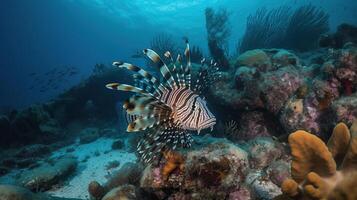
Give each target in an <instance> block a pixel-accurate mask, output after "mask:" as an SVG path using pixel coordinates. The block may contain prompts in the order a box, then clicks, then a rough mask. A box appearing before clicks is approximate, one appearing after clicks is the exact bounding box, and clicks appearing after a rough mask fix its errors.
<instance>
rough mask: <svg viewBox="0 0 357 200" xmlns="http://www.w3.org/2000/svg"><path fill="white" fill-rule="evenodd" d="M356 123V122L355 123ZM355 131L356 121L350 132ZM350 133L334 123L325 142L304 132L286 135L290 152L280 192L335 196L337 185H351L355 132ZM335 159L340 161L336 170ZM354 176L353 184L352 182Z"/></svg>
mask: <svg viewBox="0 0 357 200" xmlns="http://www.w3.org/2000/svg"><path fill="white" fill-rule="evenodd" d="M356 123H357V122H356ZM356 130H357V124H356V125H354V126H352V127H351V131H356ZM355 133H356V132H354V133H353V134H352V137H351V134H350V131H349V130H348V127H347V126H346V125H345V124H343V123H340V124H338V125H337V126H336V127H335V129H334V131H333V133H332V136H331V138H330V140H329V141H328V143H327V146H326V145H325V144H324V143H323V141H322V140H321V139H319V138H318V137H316V136H315V135H312V134H310V133H308V132H305V131H301V130H300V131H296V132H295V133H292V134H291V135H290V136H289V145H290V148H291V154H292V157H293V158H292V164H291V176H292V179H287V180H285V181H284V183H283V184H282V191H283V193H284V194H285V195H287V196H289V197H296V198H309V199H326V198H327V197H329V195H330V194H331V195H338V191H336V190H341V189H340V187H336V185H340V184H342V183H343V184H345V185H353V184H351V180H346V179H348V178H349V176H350V174H351V173H356V169H357V134H355ZM335 160H340V161H342V160H343V162H342V164H341V167H340V168H341V169H340V170H339V171H338V170H337V167H336V162H335ZM356 181H357V180H356V179H354V184H356ZM331 195H330V196H331Z"/></svg>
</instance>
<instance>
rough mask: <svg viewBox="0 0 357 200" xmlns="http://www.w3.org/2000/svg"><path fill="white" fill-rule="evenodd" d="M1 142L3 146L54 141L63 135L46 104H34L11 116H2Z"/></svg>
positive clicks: (0, 127) (0, 120)
mask: <svg viewBox="0 0 357 200" xmlns="http://www.w3.org/2000/svg"><path fill="white" fill-rule="evenodd" d="M0 132H1V133H2V134H1V136H0V139H1V140H0V144H1V145H2V146H3V147H8V146H10V145H13V146H16V145H23V144H31V143H52V142H54V141H55V139H56V138H58V137H59V136H61V135H63V134H64V132H63V131H62V129H61V128H60V126H59V124H58V123H57V121H56V120H55V119H53V118H52V116H51V114H50V113H49V112H48V110H47V107H46V106H44V105H33V106H31V107H29V108H27V109H25V110H22V111H20V112H17V113H13V114H12V116H11V117H8V116H1V117H0Z"/></svg>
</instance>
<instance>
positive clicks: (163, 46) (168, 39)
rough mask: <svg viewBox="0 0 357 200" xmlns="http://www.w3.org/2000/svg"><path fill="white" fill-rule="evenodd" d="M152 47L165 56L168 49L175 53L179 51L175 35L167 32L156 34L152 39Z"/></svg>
mask: <svg viewBox="0 0 357 200" xmlns="http://www.w3.org/2000/svg"><path fill="white" fill-rule="evenodd" d="M150 49H155V51H156V53H157V54H159V55H160V56H163V55H164V54H165V52H166V51H170V52H171V53H172V54H173V55H176V54H177V53H178V51H179V48H178V46H177V44H176V42H175V40H174V38H173V36H172V35H170V34H167V33H159V34H157V35H155V36H154V37H153V38H152V39H151V41H150ZM163 59H166V58H165V57H164V58H163Z"/></svg>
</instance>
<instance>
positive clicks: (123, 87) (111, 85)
mask: <svg viewBox="0 0 357 200" xmlns="http://www.w3.org/2000/svg"><path fill="white" fill-rule="evenodd" d="M105 87H106V88H108V89H111V90H121V91H127V92H134V93H138V94H141V95H145V96H153V94H151V93H147V92H146V91H145V90H143V89H141V88H138V87H135V86H132V85H127V84H121V83H109V84H107V85H106V86H105Z"/></svg>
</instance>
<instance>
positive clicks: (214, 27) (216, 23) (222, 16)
mask: <svg viewBox="0 0 357 200" xmlns="http://www.w3.org/2000/svg"><path fill="white" fill-rule="evenodd" d="M205 16H206V30H207V41H208V49H209V52H210V54H211V56H212V58H213V59H214V60H215V61H216V62H217V63H218V64H219V66H220V67H222V68H224V69H227V68H228V67H229V62H228V59H227V56H228V38H229V36H230V35H231V29H230V27H229V23H228V19H229V13H228V11H227V10H226V9H223V8H221V9H219V10H217V11H215V10H213V8H206V10H205Z"/></svg>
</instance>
